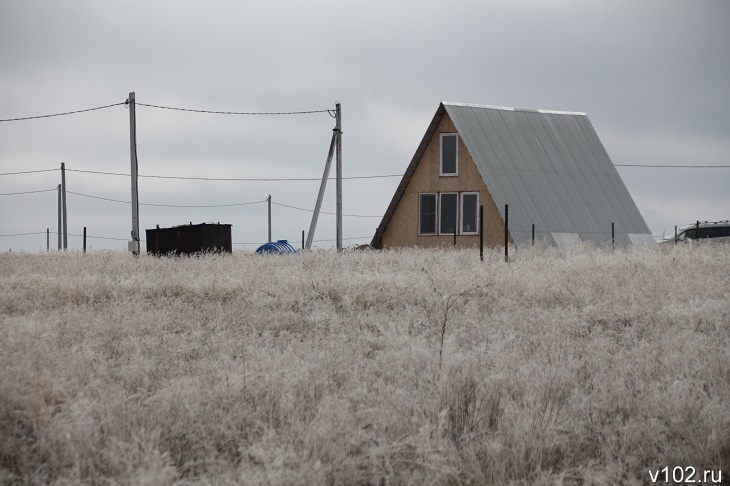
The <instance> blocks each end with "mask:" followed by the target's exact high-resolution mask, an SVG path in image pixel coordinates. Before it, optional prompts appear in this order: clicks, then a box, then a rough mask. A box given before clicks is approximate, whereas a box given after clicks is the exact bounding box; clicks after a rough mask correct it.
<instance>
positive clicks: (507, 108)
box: [441, 101, 587, 116]
mask: <svg viewBox="0 0 730 486" xmlns="http://www.w3.org/2000/svg"><path fill="white" fill-rule="evenodd" d="M441 104H442V105H444V106H461V107H468V108H484V109H487V110H502V111H525V112H530V113H544V114H552V115H578V116H587V115H586V113H584V112H582V111H558V110H540V109H537V110H535V109H528V108H512V107H510V106H496V105H481V104H476V103H458V102H454V101H442V102H441Z"/></svg>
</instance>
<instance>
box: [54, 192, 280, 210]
mask: <svg viewBox="0 0 730 486" xmlns="http://www.w3.org/2000/svg"><path fill="white" fill-rule="evenodd" d="M66 192H67V193H69V194H74V195H76V196H83V197H89V198H92V199H101V200H102V201H110V202H116V203H123V204H132V203H131V202H130V201H122V200H121V199H111V198H108V197H101V196H92V195H89V194H81V193H80V192H73V191H66ZM265 202H266V199H264V200H263V201H252V202H245V203H232V204H208V205H178V204H153V203H142V202H141V203H139V205H140V206H156V207H164V208H223V207H231V206H249V205H251V204H262V203H265Z"/></svg>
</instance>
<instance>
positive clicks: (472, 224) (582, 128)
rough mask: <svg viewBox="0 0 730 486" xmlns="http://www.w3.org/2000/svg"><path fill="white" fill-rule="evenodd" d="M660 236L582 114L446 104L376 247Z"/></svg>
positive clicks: (423, 143)
mask: <svg viewBox="0 0 730 486" xmlns="http://www.w3.org/2000/svg"><path fill="white" fill-rule="evenodd" d="M505 204H508V205H509V240H510V242H511V243H514V244H517V245H521V244H525V243H529V242H531V240H532V225H533V224H534V225H535V233H536V240H538V241H540V240H541V241H544V242H545V243H547V244H549V245H557V246H565V245H569V244H571V243H577V242H580V241H592V242H594V243H596V244H598V245H602V244H606V243H610V242H611V223H614V228H615V241H616V243H617V244H622V245H629V244H637V243H645V244H653V243H654V238H653V237H652V235H651V231H650V230H649V227H648V226H647V225H646V222H645V221H644V218H643V217H642V216H641V213H639V210H638V208H637V207H636V204H635V203H634V200H633V199H632V198H631V195H630V194H629V192H628V190H627V189H626V186H625V185H624V183H623V181H622V180H621V177H620V176H619V174H618V172H617V170H616V168H615V167H614V165H613V163H612V162H611V159H610V158H609V156H608V153H606V150H605V149H604V147H603V145H602V144H601V141H600V140H599V139H598V136H597V135H596V132H595V131H594V130H593V126H592V125H591V123H590V121H589V120H588V117H587V116H586V115H585V113H572V112H557V111H545V110H520V109H514V108H503V107H494V106H484V105H468V104H462V103H441V104H440V105H439V107H438V110H437V111H436V114H435V115H434V117H433V120H431V124H430V125H429V127H428V130H427V131H426V134H425V135H424V136H423V139H422V140H421V143H420V145H419V146H418V149H417V150H416V154H415V155H414V156H413V159H412V160H411V163H410V164H409V166H408V168H407V169H406V172H405V175H404V176H403V179H402V180H401V182H400V184H399V185H398V189H397V190H396V192H395V195H394V196H393V199H392V201H391V203H390V205H389V206H388V209H387V210H386V212H385V215H384V216H383V219H382V221H381V223H380V225H379V226H378V229H377V230H376V233H375V236H374V238H373V241H372V246H374V247H375V248H395V247H407V246H419V247H434V246H441V245H453V242H454V233H456V241H457V245H459V246H477V245H478V244H479V226H480V221H479V206H480V205H483V206H484V242H485V245H487V246H497V245H501V244H504V216H505V215H504V212H505Z"/></svg>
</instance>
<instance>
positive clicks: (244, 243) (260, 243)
mask: <svg viewBox="0 0 730 486" xmlns="http://www.w3.org/2000/svg"><path fill="white" fill-rule="evenodd" d="M372 238H373V236H372V235H370V236H353V237H351V238H342V240H343V241H347V240H365V239H372ZM286 241H288V242H292V241H297V240H296V239H290V240H286ZM327 241H337V239H336V238H331V239H327V240H312V243H322V242H327ZM266 243H268V242H265V241H264V242H243V243H238V242H235V241H234V242H233V244H234V245H265V244H266Z"/></svg>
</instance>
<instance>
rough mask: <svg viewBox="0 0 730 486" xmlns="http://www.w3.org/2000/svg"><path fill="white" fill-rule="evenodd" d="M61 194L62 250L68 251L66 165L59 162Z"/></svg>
mask: <svg viewBox="0 0 730 486" xmlns="http://www.w3.org/2000/svg"><path fill="white" fill-rule="evenodd" d="M61 192H62V193H63V250H64V251H66V250H67V249H68V219H67V218H66V164H64V163H63V162H61Z"/></svg>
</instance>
